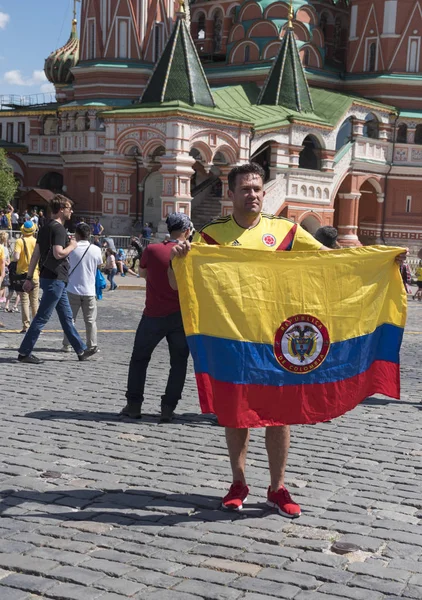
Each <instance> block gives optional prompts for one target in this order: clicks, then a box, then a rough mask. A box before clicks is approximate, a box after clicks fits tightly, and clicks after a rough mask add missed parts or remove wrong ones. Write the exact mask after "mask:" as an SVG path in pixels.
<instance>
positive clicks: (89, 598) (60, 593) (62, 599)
mask: <svg viewBox="0 0 422 600" xmlns="http://www.w3.org/2000/svg"><path fill="white" fill-rule="evenodd" d="M102 593H103V592H102V591H101V590H95V589H93V588H87V587H86V586H82V585H75V584H73V583H59V584H58V585H55V586H54V587H52V588H50V589H49V590H48V597H50V598H54V600H56V598H57V600H96V598H100V596H101V594H102Z"/></svg>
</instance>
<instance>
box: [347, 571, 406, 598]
mask: <svg viewBox="0 0 422 600" xmlns="http://www.w3.org/2000/svg"><path fill="white" fill-rule="evenodd" d="M349 585H350V586H351V587H360V588H364V589H366V590H375V591H378V592H382V593H384V594H392V595H394V594H395V595H396V596H400V595H401V594H402V593H403V591H404V589H405V587H406V584H404V583H398V582H395V581H388V580H385V579H379V578H378V577H370V576H369V575H356V576H355V577H353V579H352V580H351V581H349Z"/></svg>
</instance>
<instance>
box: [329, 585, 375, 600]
mask: <svg viewBox="0 0 422 600" xmlns="http://www.w3.org/2000/svg"><path fill="white" fill-rule="evenodd" d="M318 591H319V592H321V594H332V595H334V596H340V597H342V598H343V597H344V598H351V600H385V599H384V595H383V594H382V593H381V592H377V591H375V590H369V589H360V588H357V587H349V586H347V585H342V584H339V583H324V584H323V585H322V586H321V587H320V588H319V589H318Z"/></svg>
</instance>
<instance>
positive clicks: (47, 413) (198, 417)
mask: <svg viewBox="0 0 422 600" xmlns="http://www.w3.org/2000/svg"><path fill="white" fill-rule="evenodd" d="M24 416H25V417H28V418H30V419H39V420H41V421H54V420H55V419H57V420H70V421H110V422H124V423H151V424H152V423H154V424H158V421H159V418H160V416H159V414H158V413H154V414H148V413H142V419H130V418H129V417H125V416H124V415H120V414H118V413H111V412H98V411H77V410H75V411H74V410H37V411H34V412H29V413H26V414H25V415H24ZM173 423H174V424H178V423H179V424H180V423H203V424H204V423H208V424H210V425H217V426H218V423H217V419H216V417H215V416H214V415H202V414H197V413H181V414H176V415H175V417H174V419H173V421H172V422H171V423H165V424H163V427H164V426H167V427H169V426H170V427H171V425H172V424H173Z"/></svg>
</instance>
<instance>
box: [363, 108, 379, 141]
mask: <svg viewBox="0 0 422 600" xmlns="http://www.w3.org/2000/svg"><path fill="white" fill-rule="evenodd" d="M363 135H364V136H365V137H368V138H372V139H373V140H377V139H378V138H379V123H378V119H377V118H376V116H375V115H374V114H372V113H369V114H368V115H366V117H365V125H364V126H363Z"/></svg>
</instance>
